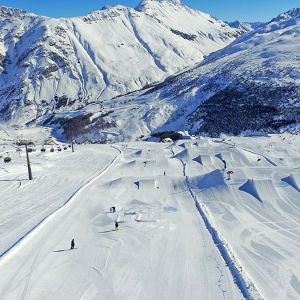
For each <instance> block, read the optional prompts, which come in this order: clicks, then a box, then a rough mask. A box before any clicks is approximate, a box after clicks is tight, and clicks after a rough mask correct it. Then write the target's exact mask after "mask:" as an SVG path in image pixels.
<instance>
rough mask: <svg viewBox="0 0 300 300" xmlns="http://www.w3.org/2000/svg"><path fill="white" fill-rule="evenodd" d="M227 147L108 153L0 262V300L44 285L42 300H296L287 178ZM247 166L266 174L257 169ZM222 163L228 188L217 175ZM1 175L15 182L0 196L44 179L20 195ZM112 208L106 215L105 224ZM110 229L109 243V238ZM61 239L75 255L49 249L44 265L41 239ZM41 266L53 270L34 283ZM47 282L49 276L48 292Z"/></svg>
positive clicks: (293, 220)
mask: <svg viewBox="0 0 300 300" xmlns="http://www.w3.org/2000/svg"><path fill="white" fill-rule="evenodd" d="M236 141H237V144H234V147H233V145H231V144H230V143H227V142H224V143H212V142H209V143H207V147H206V148H205V149H204V148H203V147H201V148H200V147H199V145H202V144H201V143H199V145H196V144H195V143H194V144H191V141H180V142H177V143H174V144H172V145H170V146H167V145H161V144H157V145H155V144H152V143H148V144H147V143H144V144H143V143H139V142H136V143H130V144H129V147H125V145H122V144H120V145H115V146H111V147H112V148H113V149H114V150H117V151H118V152H119V153H118V154H117V155H115V156H114V158H111V160H110V161H109V163H108V162H107V163H106V166H105V167H104V166H102V170H101V172H100V173H98V175H94V176H93V177H92V178H90V179H89V180H87V181H86V182H85V183H84V184H83V185H81V186H80V187H78V188H77V189H75V190H74V191H73V193H72V194H71V195H70V196H69V197H68V198H67V199H66V200H65V201H64V203H63V205H62V206H61V207H59V206H57V207H54V211H53V212H52V213H50V214H48V215H47V216H45V217H43V218H42V219H41V220H40V221H39V223H38V224H36V225H35V226H33V227H31V228H30V229H29V230H28V231H27V232H26V233H25V234H23V235H22V236H21V237H19V239H17V240H16V241H15V242H14V243H13V245H11V246H10V247H9V248H8V249H6V250H5V251H4V252H3V253H2V254H1V255H0V275H1V274H5V273H7V278H6V277H5V276H2V278H3V286H2V287H1V289H0V292H1V298H3V299H39V298H40V296H41V295H42V292H41V291H42V289H43V288H42V287H43V286H44V285H45V284H46V287H45V288H46V291H47V293H48V294H47V295H48V296H47V297H46V298H49V299H54V298H56V299H63V298H62V297H65V296H66V295H68V297H69V298H74V297H75V298H78V299H79V298H80V299H107V298H108V297H109V298H111V299H116V300H118V299H207V298H203V296H202V295H203V292H204V291H205V292H206V293H207V294H206V295H208V296H207V297H208V298H209V299H215V300H219V299H242V298H243V299H247V300H252V299H255V300H258V299H262V300H263V299H275V298H276V299H277V300H281V299H297V297H298V294H297V293H298V289H300V286H299V285H298V281H299V280H298V278H299V272H298V270H297V265H298V262H299V257H300V255H299V254H298V250H297V249H298V245H299V242H298V236H299V229H298V227H299V226H298V223H299V222H298V220H299V215H300V213H299V206H298V205H297V204H298V203H297V201H298V199H299V198H298V196H299V191H298V190H296V189H295V188H294V186H292V185H290V184H293V183H291V178H290V177H288V176H290V175H289V174H291V170H292V169H293V167H294V166H292V165H290V166H285V165H282V166H281V163H280V164H279V165H278V164H277V163H275V162H276V161H277V160H276V159H274V161H272V160H271V159H269V158H267V156H266V155H265V152H266V151H267V150H265V149H263V148H259V147H257V146H256V145H255V144H254V145H251V147H252V149H251V150H247V147H246V146H245V145H242V144H241V145H242V146H241V145H239V144H238V142H239V139H236ZM259 143H260V144H262V145H263V142H261V141H260V142H259ZM255 147H257V149H261V151H260V150H259V151H256V150H255V149H256V148H255ZM276 147H278V148H279V147H280V145H278V146H276ZM238 148H240V149H242V150H243V151H246V152H247V153H250V154H249V155H248V154H247V153H246V152H244V153H243V152H242V151H238V150H237V149H238ZM274 148H275V147H274ZM82 149H83V148H82ZM107 149H109V148H107ZM182 149H183V150H182ZM276 149H277V148H276ZM268 150H269V149H268ZM108 151H109V150H108ZM199 151H200V153H199ZM95 153H96V152H95ZM252 154H254V155H259V156H260V157H263V158H265V159H266V161H267V164H266V165H260V163H258V162H256V161H255V157H256V156H253V157H252V156H251V155H252ZM100 155H101V154H100ZM199 155H200V156H201V155H203V156H205V157H206V156H207V155H209V156H210V157H213V158H211V162H210V165H209V159H208V157H206V161H207V164H208V165H202V164H200V163H199V162H197V161H195V158H197V157H199ZM282 155H283V154H282ZM284 155H287V156H288V155H289V153H288V152H285V154H284ZM214 156H216V157H214ZM270 157H271V156H270ZM174 158H176V160H175V159H174ZM224 158H225V159H226V162H227V164H228V167H227V170H228V169H230V170H233V171H234V174H233V175H232V178H227V177H226V176H225V175H226V174H224V172H225V169H221V168H222V161H221V159H224ZM41 159H42V157H41ZM87 159H88V160H89V162H90V164H93V163H94V160H93V159H92V158H91V157H88V158H87ZM200 159H201V158H200ZM55 160H56V161H57V163H61V162H60V160H58V158H56V159H55ZM218 160H220V163H219V162H218ZM286 161H290V162H292V159H289V158H288V159H287V160H286ZM177 162H178V163H177ZM52 164H55V162H54V158H53V160H52ZM268 164H270V165H268ZM10 166H11V165H8V166H7V168H10ZM39 168H41V170H42V169H43V164H40V165H39ZM37 170H39V169H37ZM164 172H166V175H165V176H164V174H163V173H164ZM8 174H9V176H10V177H11V178H13V179H14V180H16V181H11V180H7V179H4V180H7V181H5V183H4V187H5V188H4V189H3V190H2V191H1V192H2V195H4V196H5V195H6V194H8V193H15V191H16V190H18V189H25V191H26V190H27V189H26V188H27V187H30V186H32V185H34V184H40V183H42V182H44V181H45V180H46V179H47V178H48V177H47V176H45V174H42V172H41V171H38V172H37V173H36V175H35V176H34V181H33V182H32V183H31V182H25V184H24V185H23V183H24V181H23V180H22V179H20V176H23V175H22V172H20V173H18V174H17V175H16V173H13V174H10V173H8ZM51 174H52V175H51V176H53V178H54V177H56V175H58V174H56V175H55V172H52V173H51ZM75 176H76V175H75ZM295 176H296V175H295ZM3 177H4V176H3ZM251 177H252V180H253V178H254V181H252V184H253V187H251V181H250V179H249V178H251ZM275 179H276V180H275ZM280 179H281V180H283V179H285V181H286V182H284V181H282V182H284V183H285V184H284V185H283V184H281V183H280ZM248 182H250V183H249V185H248V186H247V184H248ZM2 183H3V181H2ZM245 183H247V184H245ZM275 183H276V184H275ZM289 183H290V184H289ZM0 184H1V182H0ZM54 185H55V183H54ZM241 186H245V188H243V189H240V187H241ZM254 189H255V191H256V192H257V193H258V196H259V197H260V198H261V200H258V199H257V198H255V195H254V194H255V193H254V192H253V191H254ZM43 195H46V191H43V190H41V191H40V192H39V195H36V196H34V195H32V197H33V199H32V201H31V202H28V203H24V204H22V208H23V210H25V211H28V212H30V209H31V208H30V207H31V204H30V203H35V202H36V200H37V199H38V197H43ZM112 204H113V205H115V206H116V207H117V213H109V212H108V207H109V206H111V205H112ZM54 205H56V204H55V203H54ZM12 209H13V206H12ZM36 209H37V210H39V211H41V210H42V209H43V206H42V205H38V204H37V205H36ZM241 212H243V215H241ZM7 216H9V217H10V218H13V213H11V214H8V213H7ZM243 216H245V219H246V222H245V223H244V222H243V221H244V218H243ZM69 219H70V220H72V222H73V223H70V222H69V221H68V220H69ZM114 220H118V221H119V224H120V231H114V230H113V229H112V226H113V225H112V224H113V221H114ZM81 222H82V224H81ZM55 224H56V225H55ZM68 225H71V226H70V227H69V226H68ZM54 226H58V228H57V229H56V227H54ZM66 226H67V227H66ZM73 227H74V228H75V229H76V232H77V235H76V236H75V238H76V239H75V240H76V242H78V244H79V247H78V249H77V250H76V251H66V252H65V251H63V250H61V251H60V250H59V249H65V246H64V247H63V246H62V244H61V242H58V243H56V244H55V246H54V249H53V250H52V253H51V255H49V253H48V252H49V246H50V247H51V238H52V239H53V238H55V239H60V238H61V237H63V238H64V239H65V238H66V237H69V236H73V235H74V229H73ZM52 228H53V229H52ZM54 228H55V230H54ZM64 228H65V229H64ZM62 230H65V231H66V232H64V233H62V234H61V233H60V232H61V231H62ZM13 236H14V237H15V238H16V237H17V235H14V233H12V236H11V237H10V238H12V239H13ZM48 238H50V240H48ZM288 243H289V247H288V246H285V244H288ZM31 244H32V245H31ZM32 247H33V248H32ZM52 248H53V245H52ZM30 249H31V250H32V251H30V252H28V254H27V251H29V250H30ZM88 249H89V252H88V253H85V251H86V250H88ZM193 249H194V250H193ZM195 249H196V250H195ZM53 252H54V253H53ZM266 254H267V255H266ZM55 258H57V259H55ZM195 258H196V259H195ZM54 259H55V260H54ZM50 262H52V264H54V265H53V269H51V268H50V270H47V272H46V274H45V275H42V274H43V273H41V272H42V268H43V266H47V265H46V263H50ZM261 262H262V264H261ZM10 266H11V267H10ZM48 266H50V265H48ZM68 273H69V274H70V276H65V277H62V275H63V274H65V275H66V274H68ZM53 274H57V275H60V274H61V275H60V277H59V278H60V279H61V281H60V282H59V284H58V286H56V288H55V289H53V286H54V285H53V284H54V282H55V279H54V277H53ZM41 275H42V276H41ZM170 275H171V276H170ZM39 277H41V278H39ZM270 278H272V280H270ZM113 283H118V284H117V285H114V284H113ZM48 284H49V286H48ZM199 295H201V296H199Z"/></svg>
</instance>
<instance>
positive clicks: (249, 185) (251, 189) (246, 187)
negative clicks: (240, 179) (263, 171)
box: [239, 180, 262, 202]
mask: <svg viewBox="0 0 300 300" xmlns="http://www.w3.org/2000/svg"><path fill="white" fill-rule="evenodd" d="M239 190H240V191H243V192H246V193H248V194H250V195H251V196H253V197H254V198H256V199H257V200H259V201H261V202H262V199H261V198H260V196H259V194H258V192H257V190H256V186H255V185H254V182H253V181H252V180H247V181H246V182H245V183H244V184H243V185H242V186H240V187H239Z"/></svg>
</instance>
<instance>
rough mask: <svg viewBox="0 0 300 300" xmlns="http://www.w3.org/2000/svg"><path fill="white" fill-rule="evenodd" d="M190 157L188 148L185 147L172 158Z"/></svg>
mask: <svg viewBox="0 0 300 300" xmlns="http://www.w3.org/2000/svg"><path fill="white" fill-rule="evenodd" d="M188 157H189V153H188V150H187V149H184V150H183V151H181V152H179V153H177V154H175V155H173V156H172V158H178V159H187V158H188Z"/></svg>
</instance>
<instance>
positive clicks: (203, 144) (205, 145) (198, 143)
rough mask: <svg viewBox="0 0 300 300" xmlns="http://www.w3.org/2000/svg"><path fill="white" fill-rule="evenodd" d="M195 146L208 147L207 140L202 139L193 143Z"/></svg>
mask: <svg viewBox="0 0 300 300" xmlns="http://www.w3.org/2000/svg"><path fill="white" fill-rule="evenodd" d="M193 145H194V146H197V147H202V148H203V147H207V144H206V142H205V141H200V142H196V143H194V144H193Z"/></svg>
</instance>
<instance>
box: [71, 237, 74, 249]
mask: <svg viewBox="0 0 300 300" xmlns="http://www.w3.org/2000/svg"><path fill="white" fill-rule="evenodd" d="M74 247H75V241H74V239H73V240H72V241H71V249H74Z"/></svg>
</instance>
